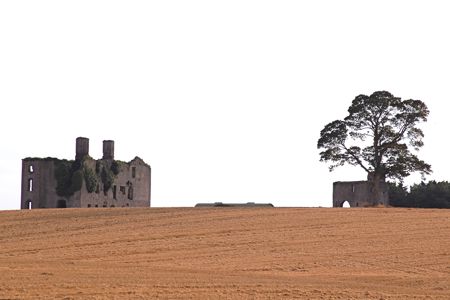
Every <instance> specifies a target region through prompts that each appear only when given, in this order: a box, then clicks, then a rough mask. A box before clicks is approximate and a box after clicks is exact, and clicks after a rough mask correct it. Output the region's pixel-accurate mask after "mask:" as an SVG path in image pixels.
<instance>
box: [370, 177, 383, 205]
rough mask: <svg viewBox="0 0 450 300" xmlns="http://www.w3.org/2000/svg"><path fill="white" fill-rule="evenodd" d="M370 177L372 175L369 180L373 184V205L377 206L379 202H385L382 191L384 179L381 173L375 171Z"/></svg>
mask: <svg viewBox="0 0 450 300" xmlns="http://www.w3.org/2000/svg"><path fill="white" fill-rule="evenodd" d="M369 177H371V178H370V179H369V180H370V181H371V185H372V191H371V193H372V195H371V196H372V199H371V200H372V205H373V206H376V205H379V204H383V201H382V198H383V197H382V191H381V181H382V180H383V176H382V175H381V174H379V173H374V174H372V176H370V175H369Z"/></svg>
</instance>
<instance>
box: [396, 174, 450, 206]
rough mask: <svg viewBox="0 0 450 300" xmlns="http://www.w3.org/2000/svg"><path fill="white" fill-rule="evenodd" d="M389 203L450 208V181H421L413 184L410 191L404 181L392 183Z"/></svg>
mask: <svg viewBox="0 0 450 300" xmlns="http://www.w3.org/2000/svg"><path fill="white" fill-rule="evenodd" d="M389 204H390V205H392V206H396V207H417V208H450V183H449V182H447V181H441V182H436V181H434V180H433V181H430V182H428V183H425V182H421V183H420V184H414V185H413V186H411V188H410V190H409V191H408V190H407V188H406V187H405V186H403V184H402V183H398V184H396V183H390V184H389Z"/></svg>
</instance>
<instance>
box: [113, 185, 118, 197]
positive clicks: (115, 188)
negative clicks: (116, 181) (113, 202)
mask: <svg viewBox="0 0 450 300" xmlns="http://www.w3.org/2000/svg"><path fill="white" fill-rule="evenodd" d="M116 192H117V186H113V198H114V199H117V198H116Z"/></svg>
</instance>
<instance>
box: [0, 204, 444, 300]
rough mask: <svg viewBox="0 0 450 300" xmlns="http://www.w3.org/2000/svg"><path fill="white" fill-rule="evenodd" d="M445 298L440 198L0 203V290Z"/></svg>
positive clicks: (16, 293)
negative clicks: (162, 204)
mask: <svg viewBox="0 0 450 300" xmlns="http://www.w3.org/2000/svg"><path fill="white" fill-rule="evenodd" d="M151 298H153V299H154V298H162V299H178V298H180V299H186V298H188V299H189V298H192V299H243V298H244V299H246V298H250V299H293V298H302V299H450V210H418V209H393V208H372V209H369V208H366V209H330V208H328V209H327V208H314V209H311V208H309V209H307V208H303V209H302V208H258V209H253V208H239V209H238V208H211V209H210V208H202V209H199V208H197V209H195V208H167V209H166V208H149V209H132V208H126V209H120V208H112V209H96V208H89V209H47V210H31V211H5V212H0V299H151Z"/></svg>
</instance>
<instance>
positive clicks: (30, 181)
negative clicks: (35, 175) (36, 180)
mask: <svg viewBox="0 0 450 300" xmlns="http://www.w3.org/2000/svg"><path fill="white" fill-rule="evenodd" d="M28 191H29V192H32V191H33V179H32V178H30V179H28Z"/></svg>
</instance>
